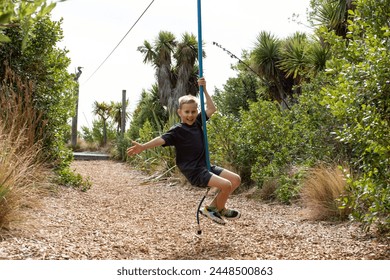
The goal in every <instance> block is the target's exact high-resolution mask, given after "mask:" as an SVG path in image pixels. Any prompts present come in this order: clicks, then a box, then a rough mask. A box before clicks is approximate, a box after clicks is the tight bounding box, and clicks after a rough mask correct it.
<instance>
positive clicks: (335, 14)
mask: <svg viewBox="0 0 390 280" xmlns="http://www.w3.org/2000/svg"><path fill="white" fill-rule="evenodd" d="M353 2H354V1H353V0H312V1H311V4H310V6H311V7H312V9H313V10H312V12H311V13H310V15H311V19H312V20H314V23H315V24H317V25H323V26H326V27H327V29H328V30H329V31H330V30H333V31H334V32H335V33H336V34H337V35H339V36H342V37H343V38H346V35H347V27H348V10H353V9H355V5H354V3H353Z"/></svg>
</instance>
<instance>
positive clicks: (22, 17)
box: [0, 0, 56, 48]
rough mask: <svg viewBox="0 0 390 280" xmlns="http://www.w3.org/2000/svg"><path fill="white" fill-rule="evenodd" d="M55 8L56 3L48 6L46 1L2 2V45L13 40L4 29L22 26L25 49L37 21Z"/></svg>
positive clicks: (0, 23)
mask: <svg viewBox="0 0 390 280" xmlns="http://www.w3.org/2000/svg"><path fill="white" fill-rule="evenodd" d="M55 6H56V3H54V2H51V3H50V4H48V3H47V1H46V0H35V1H28V0H2V1H1V3H0V44H1V43H9V42H11V38H10V37H9V36H7V35H6V34H5V33H4V29H7V28H9V27H14V26H20V28H21V33H22V34H23V38H22V46H23V48H24V47H25V46H26V40H27V38H28V36H27V35H28V32H29V31H30V28H31V27H32V26H33V25H34V23H35V22H36V21H37V20H39V19H41V18H42V17H44V16H46V15H48V14H49V13H50V12H51V11H52V10H53V9H54V7H55Z"/></svg>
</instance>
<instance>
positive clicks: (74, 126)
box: [72, 82, 79, 149]
mask: <svg viewBox="0 0 390 280" xmlns="http://www.w3.org/2000/svg"><path fill="white" fill-rule="evenodd" d="M76 87H77V91H76V114H75V116H74V117H73V118H72V148H73V149H75V148H76V145H77V118H78V111H79V83H78V82H77V85H76Z"/></svg>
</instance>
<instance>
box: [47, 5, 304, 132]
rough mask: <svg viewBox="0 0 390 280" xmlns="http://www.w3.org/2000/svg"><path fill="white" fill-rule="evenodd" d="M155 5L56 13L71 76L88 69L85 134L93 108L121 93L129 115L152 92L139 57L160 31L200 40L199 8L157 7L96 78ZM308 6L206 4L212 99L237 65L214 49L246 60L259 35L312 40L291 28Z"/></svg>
mask: <svg viewBox="0 0 390 280" xmlns="http://www.w3.org/2000/svg"><path fill="white" fill-rule="evenodd" d="M150 2H151V0H143V1H140V0H67V1H65V2H62V3H58V4H57V6H56V8H55V9H54V10H53V12H52V19H53V20H59V19H60V18H61V17H62V18H63V24H62V29H63V31H64V40H63V41H62V42H61V44H60V47H65V48H66V49H67V50H69V54H68V56H69V57H70V58H71V60H72V63H71V66H70V67H69V72H72V73H74V72H75V71H76V68H77V67H78V66H82V67H84V69H83V73H82V75H81V77H80V79H79V82H80V97H79V119H78V127H79V129H80V127H81V126H88V127H91V126H92V120H93V118H94V117H93V114H92V113H91V111H92V104H93V103H94V101H98V102H102V101H106V102H109V101H115V102H119V101H122V90H126V92H127V99H129V101H130V107H129V108H128V111H129V112H132V111H133V110H134V109H135V107H136V105H137V103H138V101H139V97H140V94H141V92H142V90H143V89H146V90H148V89H150V88H151V85H152V84H153V83H154V82H155V75H154V73H155V72H154V69H153V66H152V65H150V64H144V63H143V62H142V61H143V55H142V54H141V53H140V52H138V51H137V47H138V46H141V45H143V42H144V40H147V41H149V42H153V41H154V40H155V38H156V37H157V35H158V33H159V32H160V31H161V30H164V31H169V32H172V33H173V34H174V35H175V36H176V37H177V39H178V40H180V38H181V35H182V34H183V33H184V32H189V33H193V34H195V35H196V36H198V19H197V15H198V13H197V0H155V1H154V3H153V4H152V6H151V7H150V8H149V10H148V11H147V12H146V13H145V14H144V16H143V17H142V18H141V20H140V21H139V22H138V23H137V25H136V26H135V27H134V28H133V29H132V31H131V32H130V33H129V34H128V35H127V37H126V38H125V39H124V41H123V42H122V43H121V45H120V46H119V47H118V48H117V49H116V51H115V52H114V53H113V54H112V55H111V57H110V58H109V59H108V60H107V61H106V62H105V63H104V65H103V66H102V67H101V68H100V69H99V70H98V71H97V72H96V73H95V74H94V76H92V78H90V77H91V75H92V73H93V72H94V71H95V70H96V69H97V68H98V67H99V65H100V64H101V63H102V62H103V60H104V59H105V58H106V57H107V56H108V54H109V53H110V52H111V51H112V50H113V49H114V47H115V46H116V45H117V44H118V43H119V41H120V40H121V39H122V38H123V36H124V35H125V34H126V32H127V31H128V30H129V29H130V27H131V26H132V25H133V24H134V23H135V21H136V20H137V19H138V18H139V16H140V15H141V14H142V12H143V11H144V10H145V9H146V7H147V6H148V5H149V3H150ZM309 3H310V0H271V1H270V0H239V1H237V0H203V1H202V2H201V4H202V37H203V42H204V43H205V46H204V49H203V50H204V52H205V53H206V55H207V57H206V58H205V59H203V74H204V76H205V78H206V80H207V88H208V90H209V92H210V93H211V94H212V93H213V92H214V87H217V88H220V89H222V88H223V85H224V84H225V83H226V81H227V79H228V78H230V77H235V76H236V73H235V72H234V71H233V70H231V68H230V66H231V65H232V64H234V63H236V62H237V61H235V60H234V59H232V58H231V57H230V56H229V55H228V54H226V53H225V52H224V51H222V50H221V49H220V48H218V47H216V46H214V45H213V42H217V43H219V44H220V45H222V46H223V47H225V48H226V49H228V50H229V51H231V52H232V53H234V54H235V55H236V56H238V57H241V53H242V50H252V49H253V46H254V42H255V41H256V37H257V35H258V34H259V33H260V32H261V31H270V32H272V33H273V34H274V35H276V36H278V37H279V38H285V37H287V36H289V35H291V34H293V33H294V32H295V31H305V32H309V31H310V30H309V29H308V28H306V27H305V26H304V25H298V24H297V23H295V22H293V21H291V17H292V15H293V14H294V13H295V14H299V15H300V17H299V18H300V20H301V21H303V22H305V21H306V10H307V9H308V8H309ZM89 78H90V79H89ZM88 79H89V80H88ZM87 80H88V81H87Z"/></svg>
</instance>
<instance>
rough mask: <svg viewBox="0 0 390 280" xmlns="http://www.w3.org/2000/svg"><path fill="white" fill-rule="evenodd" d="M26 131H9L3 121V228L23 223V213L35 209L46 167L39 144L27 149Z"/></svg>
mask: <svg viewBox="0 0 390 280" xmlns="http://www.w3.org/2000/svg"><path fill="white" fill-rule="evenodd" d="M24 134H25V133H24V130H21V131H19V132H16V131H14V130H13V129H11V131H5V128H4V125H3V124H2V122H1V121H0V228H8V227H9V225H10V224H11V223H12V222H15V221H18V220H20V215H19V210H20V209H21V208H22V207H26V206H28V207H31V206H32V204H33V201H35V200H34V199H33V198H34V197H35V196H36V191H37V190H38V189H37V188H36V182H37V181H40V180H41V178H39V177H41V176H42V174H41V170H42V166H41V165H40V164H39V163H37V156H38V154H39V147H38V145H32V146H27V147H26V145H25V143H26V141H28V140H27V139H26V138H25V137H24Z"/></svg>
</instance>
